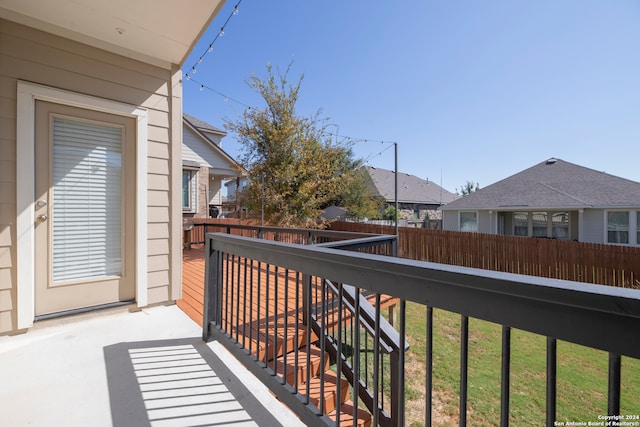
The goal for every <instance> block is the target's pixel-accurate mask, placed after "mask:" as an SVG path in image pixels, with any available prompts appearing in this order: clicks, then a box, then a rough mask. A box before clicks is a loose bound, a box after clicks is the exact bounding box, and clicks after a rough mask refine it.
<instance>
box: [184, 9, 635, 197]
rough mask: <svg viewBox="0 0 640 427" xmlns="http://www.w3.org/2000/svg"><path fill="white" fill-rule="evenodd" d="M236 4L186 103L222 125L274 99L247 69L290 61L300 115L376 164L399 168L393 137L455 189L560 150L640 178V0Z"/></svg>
mask: <svg viewBox="0 0 640 427" xmlns="http://www.w3.org/2000/svg"><path fill="white" fill-rule="evenodd" d="M236 4H238V1H237V0H236V1H227V2H226V4H225V5H224V6H223V8H222V9H221V11H220V12H219V13H218V15H217V16H216V18H215V19H214V20H213V22H212V23H211V25H210V26H209V28H208V29H207V31H206V32H205V33H204V34H203V36H202V37H201V39H200V41H199V43H198V44H197V45H196V47H195V48H194V50H193V52H192V54H191V55H190V57H189V58H188V59H187V61H186V62H185V64H184V66H183V71H184V73H186V74H189V75H190V77H191V78H190V79H187V78H186V76H184V78H183V97H184V99H183V100H184V105H183V109H184V112H185V113H188V114H191V115H193V116H195V117H197V118H199V119H201V120H204V121H206V122H209V123H210V124H212V125H214V126H217V127H220V128H222V127H223V124H224V121H223V119H224V118H226V119H229V120H232V121H237V120H238V119H239V118H240V116H241V114H242V112H243V111H244V109H245V108H247V107H248V106H251V107H253V108H264V106H265V104H264V101H263V100H262V98H261V97H260V96H259V95H258V94H257V93H255V92H254V91H253V90H252V89H251V88H250V87H249V86H248V85H247V79H248V78H249V77H250V76H251V75H256V76H257V77H259V78H261V79H264V78H266V77H267V76H268V73H267V64H271V65H272V67H273V69H274V70H276V72H277V70H280V71H281V72H284V71H285V70H286V69H287V67H288V66H289V65H290V64H291V70H290V72H289V78H290V81H292V82H295V81H297V79H298V78H299V77H300V76H303V80H302V85H301V90H300V98H299V100H298V103H297V105H296V107H297V112H298V114H300V115H302V116H306V117H308V116H312V115H314V114H315V113H316V112H317V111H319V110H320V111H321V114H320V116H321V117H324V118H327V119H328V123H330V124H331V125H330V126H329V127H328V128H327V131H329V132H334V133H337V134H338V135H339V137H338V140H341V141H347V140H348V139H347V138H350V139H351V140H353V141H358V142H356V143H355V144H354V145H353V149H354V154H355V155H356V157H359V158H362V159H363V160H365V161H366V164H368V165H371V166H375V167H379V168H385V169H389V170H393V169H394V162H395V158H394V148H393V146H394V144H393V143H394V142H395V143H397V148H398V158H397V162H398V170H399V171H400V172H402V173H409V174H413V175H416V176H418V177H420V178H423V179H429V180H432V181H435V182H436V183H438V184H440V183H441V184H442V186H443V187H444V188H445V189H447V190H449V191H451V192H455V191H456V190H457V189H459V188H460V187H462V186H463V185H464V184H465V183H466V182H467V181H473V182H478V183H479V184H480V187H485V186H488V185H490V184H492V183H494V182H497V181H499V180H501V179H503V178H506V177H508V176H510V175H513V174H514V173H517V172H520V171H521V170H524V169H526V168H528V167H530V166H533V165H535V164H537V163H540V162H542V161H544V160H546V159H548V158H551V157H556V158H560V159H563V160H565V161H568V162H571V163H576V164H579V165H582V166H585V167H589V168H592V169H596V170H599V171H604V172H607V173H610V174H613V175H617V176H621V177H624V178H627V179H631V180H634V181H639V182H640V165H639V160H640V1H638V0H594V1H592V0H528V1H525V0H409V1H405V2H392V1H364V0H349V1H332V0H325V1H300V0H274V1H264V0H241V2H240V4H239V7H238V13H237V14H235V15H233V14H232V12H233V10H234V6H235V5H236ZM227 20H228V21H227ZM225 21H227V22H226V25H225ZM223 25H224V28H225V30H224V35H223V36H218V33H219V31H220V28H221V27H222V26H223ZM216 37H217V38H216ZM214 40H215V41H214ZM212 42H213V44H212V48H213V49H212V50H211V52H209V51H208V47H209V45H210V44H211V43H212ZM201 57H202V61H201V63H199V64H198V60H199V58H201ZM194 66H195V68H196V72H195V73H193V67H194ZM202 86H204V88H203V87H202ZM223 148H224V149H225V151H227V152H228V153H229V154H231V155H232V156H234V157H236V158H239V155H240V153H241V149H242V147H241V146H240V145H239V143H238V142H237V141H235V140H234V137H233V134H229V135H228V136H226V137H225V138H224V139H223Z"/></svg>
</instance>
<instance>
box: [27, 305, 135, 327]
mask: <svg viewBox="0 0 640 427" xmlns="http://www.w3.org/2000/svg"><path fill="white" fill-rule="evenodd" d="M133 304H135V300H130V301H118V302H112V303H108V304H100V305H93V306H91V307H81V308H74V309H73V310H65V311H58V312H56V313H47V314H41V315H39V316H36V317H35V318H34V319H33V320H34V322H39V321H42V320H50V319H59V318H61V317H69V316H75V315H78V314H86V313H92V312H95V311H102V310H108V309H112V308H119V307H124V306H127V305H133Z"/></svg>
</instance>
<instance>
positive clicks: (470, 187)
mask: <svg viewBox="0 0 640 427" xmlns="http://www.w3.org/2000/svg"><path fill="white" fill-rule="evenodd" d="M479 189H480V184H479V183H477V182H473V181H467V183H466V184H465V185H463V186H461V187H460V190H456V194H458V195H462V196H467V195H469V194H471V193H473V192H474V191H478V190H479Z"/></svg>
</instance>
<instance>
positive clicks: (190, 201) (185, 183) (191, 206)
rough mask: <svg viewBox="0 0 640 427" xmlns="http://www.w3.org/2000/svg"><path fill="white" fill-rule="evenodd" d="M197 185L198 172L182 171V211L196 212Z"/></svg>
mask: <svg viewBox="0 0 640 427" xmlns="http://www.w3.org/2000/svg"><path fill="white" fill-rule="evenodd" d="M196 184H197V172H196V171H194V170H183V171H182V211H183V212H195V211H196Z"/></svg>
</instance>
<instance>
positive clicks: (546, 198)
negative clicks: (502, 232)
mask: <svg viewBox="0 0 640 427" xmlns="http://www.w3.org/2000/svg"><path fill="white" fill-rule="evenodd" d="M632 206H636V207H637V206H640V183H638V182H635V181H631V180H628V179H625V178H620V177H617V176H614V175H610V174H608V173H605V172H600V171H597V170H594V169H589V168H586V167H584V166H579V165H576V164H573V163H569V162H566V161H564V160H561V159H557V158H554V157H552V158H550V159H548V160H545V161H543V162H540V163H538V164H536V165H534V166H532V167H530V168H528V169H525V170H523V171H522V172H519V173H517V174H515V175H511V176H510V177H507V178H505V179H503V180H501V181H498V182H496V183H495V184H491V185H489V186H487V187H485V188H482V189H480V190H478V191H475V192H473V193H471V194H469V195H467V196H464V197H462V198H460V199H458V200H456V201H455V202H452V203H451V204H449V205H448V206H447V208H446V209H456V210H459V209H499V208H502V209H515V208H527V207H530V208H540V207H543V208H559V209H560V208H576V209H579V208H593V207H614V208H615V207H620V208H623V207H632Z"/></svg>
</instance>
